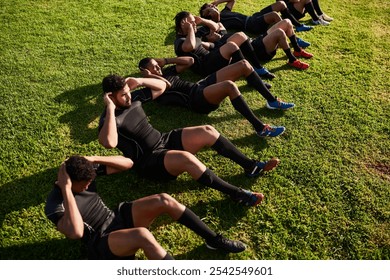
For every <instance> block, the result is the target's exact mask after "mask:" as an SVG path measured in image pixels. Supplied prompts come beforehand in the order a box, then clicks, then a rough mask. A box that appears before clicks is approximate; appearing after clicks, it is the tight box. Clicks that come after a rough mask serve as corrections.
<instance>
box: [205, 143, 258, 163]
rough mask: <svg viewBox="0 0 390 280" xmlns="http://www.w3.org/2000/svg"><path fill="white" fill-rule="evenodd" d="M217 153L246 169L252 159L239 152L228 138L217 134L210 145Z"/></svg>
mask: <svg viewBox="0 0 390 280" xmlns="http://www.w3.org/2000/svg"><path fill="white" fill-rule="evenodd" d="M211 148H212V149H214V150H215V151H216V152H217V153H218V154H220V155H221V156H224V157H226V158H229V159H231V160H232V161H234V162H235V163H237V164H239V165H240V166H241V167H242V168H244V169H248V168H251V167H252V165H253V160H251V159H250V158H248V157H247V156H246V155H244V154H243V153H241V152H240V150H238V149H237V148H236V146H234V145H233V143H232V142H230V141H229V140H228V139H226V138H225V137H223V136H222V135H219V137H218V139H217V141H216V142H215V143H214V145H212V146H211Z"/></svg>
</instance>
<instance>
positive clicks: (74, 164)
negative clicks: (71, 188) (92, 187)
mask: <svg viewBox="0 0 390 280" xmlns="http://www.w3.org/2000/svg"><path fill="white" fill-rule="evenodd" d="M65 166H66V172H67V173H68V175H69V177H70V179H71V180H72V181H76V182H80V181H89V180H93V179H95V177H96V171H95V169H94V167H93V164H92V162H90V161H88V160H87V159H86V158H85V157H82V156H78V155H75V156H71V157H70V158H68V159H67V160H66V162H65Z"/></svg>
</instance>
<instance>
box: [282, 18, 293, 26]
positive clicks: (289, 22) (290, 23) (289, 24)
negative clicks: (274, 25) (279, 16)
mask: <svg viewBox="0 0 390 280" xmlns="http://www.w3.org/2000/svg"><path fill="white" fill-rule="evenodd" d="M282 22H284V23H285V24H286V25H287V26H288V27H291V28H292V27H293V25H292V22H291V20H290V19H288V18H285V19H284V20H282Z"/></svg>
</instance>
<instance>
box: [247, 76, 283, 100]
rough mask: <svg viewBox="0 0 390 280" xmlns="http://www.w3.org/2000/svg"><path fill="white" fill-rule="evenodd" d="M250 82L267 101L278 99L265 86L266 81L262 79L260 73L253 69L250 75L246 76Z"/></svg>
mask: <svg viewBox="0 0 390 280" xmlns="http://www.w3.org/2000/svg"><path fill="white" fill-rule="evenodd" d="M246 80H247V82H248V84H249V85H250V86H252V87H254V88H255V89H256V90H257V91H258V92H259V93H260V94H261V95H262V96H263V97H264V98H265V99H266V100H267V101H269V102H273V101H276V98H275V97H274V96H273V95H272V93H271V92H270V91H269V90H268V88H267V87H266V86H265V84H264V82H263V81H262V80H261V78H260V77H259V75H258V74H257V73H256V72H255V71H253V72H252V74H250V75H249V76H248V77H246Z"/></svg>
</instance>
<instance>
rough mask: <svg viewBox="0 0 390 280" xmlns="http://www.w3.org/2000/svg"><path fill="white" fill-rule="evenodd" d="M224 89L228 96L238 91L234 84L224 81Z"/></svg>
mask: <svg viewBox="0 0 390 280" xmlns="http://www.w3.org/2000/svg"><path fill="white" fill-rule="evenodd" d="M224 87H225V90H226V91H227V92H228V93H229V96H232V94H234V93H236V92H237V91H238V87H237V85H236V83H235V82H233V81H230V80H228V81H224Z"/></svg>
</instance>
